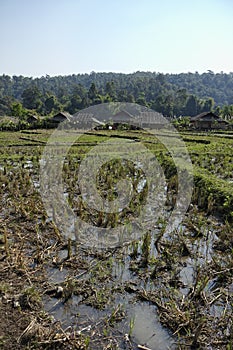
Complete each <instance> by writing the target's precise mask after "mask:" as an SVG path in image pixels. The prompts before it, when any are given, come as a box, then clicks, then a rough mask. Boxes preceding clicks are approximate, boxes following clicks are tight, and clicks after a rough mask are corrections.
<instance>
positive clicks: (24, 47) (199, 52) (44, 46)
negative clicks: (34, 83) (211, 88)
mask: <svg viewBox="0 0 233 350" xmlns="http://www.w3.org/2000/svg"><path fill="white" fill-rule="evenodd" d="M0 15H1V20H0V47H1V54H0V74H9V75H26V76H42V75H46V74H49V75H68V74H76V73H90V72H91V71H95V72H110V71H111V72H123V73H131V72H135V71H139V70H140V71H153V72H161V73H180V72H195V71H198V72H200V73H202V72H204V71H207V70H209V69H210V70H213V71H214V72H220V71H224V72H232V71H233V1H232V0H0Z"/></svg>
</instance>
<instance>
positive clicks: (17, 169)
mask: <svg viewBox="0 0 233 350" xmlns="http://www.w3.org/2000/svg"><path fill="white" fill-rule="evenodd" d="M50 135H51V130H43V129H41V130H32V131H29V130H26V131H22V132H19V131H18V132H1V133H0V198H1V201H0V212H1V215H0V224H1V226H0V264H1V269H0V281H1V284H0V319H2V320H3V321H2V323H0V328H1V329H2V332H3V334H0V344H1V347H2V348H3V349H11V348H12V346H14V348H15V349H25V350H26V349H29V348H30V349H55V348H58V349H121V348H125V349H133V348H137V346H138V345H139V344H138V343H137V342H136V340H135V334H134V332H135V316H134V315H132V314H131V313H130V309H131V308H133V306H134V305H137V303H139V302H140V303H150V305H154V307H155V308H156V310H157V313H158V317H159V321H160V323H161V324H162V325H163V326H164V327H165V328H166V329H167V330H168V331H169V332H170V333H168V334H170V335H171V339H172V340H173V341H174V344H175V345H174V346H175V348H176V349H182V350H183V349H184V350H185V349H209V348H211V349H214V350H221V349H223V348H226V349H230V348H231V344H232V341H233V338H232V334H233V333H232V317H233V314H232V305H233V300H232V295H233V294H232V278H233V268H232V252H233V239H232V222H233V212H232V208H233V189H232V170H233V168H232V167H233V164H232V150H233V147H232V146H233V138H232V136H231V134H230V133H229V134H220V135H219V134H218V135H217V134H214V133H209V134H195V133H187V132H184V133H182V134H181V136H182V137H183V139H184V140H185V142H186V146H187V148H188V151H189V154H190V157H191V159H192V161H193V165H194V192H193V199H192V204H191V205H190V208H189V210H188V212H187V214H186V216H185V218H184V220H183V222H182V224H181V225H180V226H179V228H177V229H176V230H174V231H173V232H170V233H168V232H167V231H166V219H164V218H161V217H156V218H155V217H153V221H154V227H153V230H152V229H149V230H148V229H146V228H145V232H143V235H142V237H141V238H140V239H138V240H134V241H133V242H127V243H126V244H125V245H124V246H121V247H117V248H106V249H102V250H98V249H95V247H92V248H85V247H84V246H82V245H81V244H80V242H79V241H78V240H77V241H75V240H72V239H66V238H65V237H63V236H62V235H61V233H60V232H59V230H58V228H57V226H56V224H55V222H53V218H52V217H50V216H48V214H47V213H46V212H45V209H44V206H43V202H42V199H41V196H40V194H39V192H38V188H39V178H38V174H39V162H40V158H41V154H42V152H43V149H44V145H45V144H46V141H47V140H48V138H49V136H50ZM70 135H71V134H70V132H67V135H65V136H64V135H63V136H62V137H63V138H61V139H59V141H61V142H62V141H64V140H67V139H68V138H69V136H70ZM112 136H114V137H118V139H119V144H120V142H121V141H122V140H124V138H123V137H128V138H129V139H131V140H132V139H137V140H141V141H142V143H143V144H144V145H145V146H146V147H148V149H150V151H151V152H153V153H154V154H155V156H156V158H157V159H158V161H159V163H160V165H161V167H162V168H163V170H164V173H165V175H166V179H167V184H168V196H167V202H166V208H165V209H166V210H167V212H168V213H169V211H170V210H171V209H172V208H173V207H174V203H175V200H176V192H177V185H178V180H177V171H176V168H175V164H174V161H173V160H172V158H171V156H170V155H169V152H168V151H167V150H166V149H165V147H164V146H163V145H162V144H161V143H160V142H159V141H158V139H157V138H156V137H155V136H154V135H151V134H148V133H147V132H141V131H138V130H135V131H132V130H131V131H119V130H116V131H110V130H109V131H106V130H105V131H96V132H94V131H93V132H92V133H89V134H85V135H83V136H82V137H80V138H79V139H78V140H77V142H75V143H74V144H73V146H72V147H71V148H70V150H69V153H68V154H67V156H66V159H65V162H64V166H63V180H64V187H65V188H64V190H65V192H66V195H67V198H68V201H69V204H70V205H71V206H72V208H73V209H74V211H75V213H76V215H77V217H81V218H82V219H84V220H86V221H87V222H91V223H92V224H93V225H95V226H96V227H103V228H105V227H115V226H117V225H120V224H122V223H127V225H129V227H130V224H131V223H132V221H133V220H134V218H135V217H137V216H138V213H139V212H140V210H141V207H143V205H144V204H145V197H146V196H147V191H148V187H147V185H146V184H144V185H143V186H141V188H140V190H137V189H138V184H139V183H140V181H142V180H144V176H145V175H144V173H143V171H140V169H139V168H135V166H134V164H133V162H131V161H128V160H124V161H120V160H119V159H113V160H111V161H109V162H108V163H106V164H104V165H103V166H102V167H101V169H100V171H99V173H98V176H96V182H97V187H98V191H99V192H100V193H101V194H102V196H103V198H105V199H108V200H109V201H111V200H113V199H115V198H116V182H117V181H119V180H120V179H122V178H124V177H125V178H130V179H131V180H132V188H133V190H134V194H133V196H132V200H131V202H130V203H129V205H128V207H127V208H126V210H123V211H122V212H120V213H117V214H112V213H110V214H108V215H107V214H106V213H102V212H98V211H96V210H91V208H86V207H85V201H84V200H83V199H82V198H81V193H80V188H79V184H78V170H79V165H80V162H81V161H82V159H83V157H84V156H85V154H86V153H87V152H88V151H89V150H90V149H91V148H92V147H93V146H95V145H97V144H98V143H100V142H101V141H105V140H107V139H108V138H110V137H112ZM112 156H114V152H113V153H112ZM113 158H114V157H113ZM142 183H143V181H142ZM131 226H132V225H131ZM133 229H134V228H133V227H132V230H133ZM55 275H56V276H57V277H54V276H55ZM45 310H46V311H45ZM82 310H84V311H82ZM63 311H64V314H66V319H65V320H62V321H60V322H59V319H60V317H61V315H63ZM82 312H83V313H82ZM6 315H10V316H6ZM52 316H53V317H55V320H56V321H57V322H54V320H53V318H52ZM139 316H140V315H139ZM155 317H156V315H155ZM10 318H11V319H10ZM12 320H13V322H12ZM67 320H68V321H67ZM63 322H64V324H63ZM150 322H151V320H150ZM14 324H15V326H14ZM143 326H144V324H142V327H143ZM14 327H15V328H14ZM155 332H156V329H155ZM140 346H141V348H142V349H143V348H146V347H147V344H143V345H140ZM140 346H139V347H138V348H140ZM143 346H144V347H143Z"/></svg>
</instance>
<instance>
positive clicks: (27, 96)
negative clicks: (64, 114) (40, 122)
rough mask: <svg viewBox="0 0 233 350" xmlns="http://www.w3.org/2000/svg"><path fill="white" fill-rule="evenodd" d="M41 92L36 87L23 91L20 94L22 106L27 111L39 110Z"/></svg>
mask: <svg viewBox="0 0 233 350" xmlns="http://www.w3.org/2000/svg"><path fill="white" fill-rule="evenodd" d="M41 97H42V95H41V92H40V91H39V89H38V88H37V87H36V86H31V87H29V88H27V89H25V90H24V91H23V93H22V99H23V106H24V107H25V108H27V109H35V110H37V111H39V110H40V108H41V106H42V101H41Z"/></svg>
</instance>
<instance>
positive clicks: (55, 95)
mask: <svg viewBox="0 0 233 350" xmlns="http://www.w3.org/2000/svg"><path fill="white" fill-rule="evenodd" d="M111 101H118V102H130V103H138V104H140V105H143V106H147V107H149V108H152V109H154V110H156V111H158V112H161V113H163V114H164V115H165V116H168V117H178V116H193V115H196V114H198V113H201V112H204V111H209V110H214V111H215V112H216V113H218V114H222V115H223V116H226V117H230V116H232V115H233V73H229V74H225V73H218V74H214V73H213V72H211V71H208V72H207V73H203V74H198V73H181V74H161V73H151V72H136V73H133V74H122V73H95V72H92V73H91V74H77V75H75V74H73V75H69V76H56V77H50V76H48V75H46V76H43V77H41V78H31V77H23V76H13V77H10V76H8V75H2V76H0V115H11V116H16V117H19V118H22V119H23V118H24V117H25V116H27V115H30V114H38V115H42V116H43V115H52V114H53V113H56V112H58V111H60V110H65V111H68V112H69V113H71V114H74V113H75V112H77V111H78V110H81V109H83V108H86V107H89V106H91V105H95V104H98V103H104V102H111Z"/></svg>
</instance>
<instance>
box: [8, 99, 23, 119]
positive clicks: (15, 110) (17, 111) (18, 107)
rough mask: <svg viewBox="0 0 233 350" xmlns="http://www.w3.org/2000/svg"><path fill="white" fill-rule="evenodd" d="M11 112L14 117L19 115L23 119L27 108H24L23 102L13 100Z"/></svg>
mask: <svg viewBox="0 0 233 350" xmlns="http://www.w3.org/2000/svg"><path fill="white" fill-rule="evenodd" d="M11 114H12V116H14V117H17V118H19V119H23V118H24V117H25V116H26V110H25V108H23V105H22V103H20V102H13V103H12V105H11Z"/></svg>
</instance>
